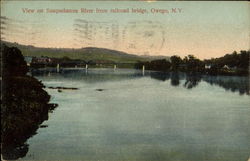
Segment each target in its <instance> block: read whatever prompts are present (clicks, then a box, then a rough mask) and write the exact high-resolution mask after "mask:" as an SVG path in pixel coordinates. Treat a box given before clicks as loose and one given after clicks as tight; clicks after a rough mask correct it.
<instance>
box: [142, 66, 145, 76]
mask: <svg viewBox="0 0 250 161" xmlns="http://www.w3.org/2000/svg"><path fill="white" fill-rule="evenodd" d="M142 75H143V76H144V75H145V66H144V65H143V66H142Z"/></svg>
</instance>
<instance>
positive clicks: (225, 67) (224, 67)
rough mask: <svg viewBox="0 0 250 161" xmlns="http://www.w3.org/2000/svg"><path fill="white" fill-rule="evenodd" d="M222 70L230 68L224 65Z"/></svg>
mask: <svg viewBox="0 0 250 161" xmlns="http://www.w3.org/2000/svg"><path fill="white" fill-rule="evenodd" d="M222 69H227V70H228V69H230V67H229V66H228V65H224V66H223V67H222Z"/></svg>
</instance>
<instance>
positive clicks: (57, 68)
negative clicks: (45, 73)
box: [56, 64, 60, 73]
mask: <svg viewBox="0 0 250 161" xmlns="http://www.w3.org/2000/svg"><path fill="white" fill-rule="evenodd" d="M56 72H57V73H59V72H60V64H57V66H56Z"/></svg>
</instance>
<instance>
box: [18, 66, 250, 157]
mask: <svg viewBox="0 0 250 161" xmlns="http://www.w3.org/2000/svg"><path fill="white" fill-rule="evenodd" d="M36 77H37V78H38V79H39V80H42V82H43V83H44V84H45V85H46V86H47V87H57V86H61V87H76V88H79V89H78V90H62V92H58V90H56V89H49V88H46V90H47V91H48V93H49V94H50V95H51V96H52V98H51V102H53V103H58V105H59V106H58V107H57V108H56V109H55V111H54V112H53V113H51V114H50V115H49V119H48V121H45V122H44V123H43V125H48V127H47V128H40V129H39V130H38V131H37V135H34V136H33V137H32V138H30V139H29V140H28V142H27V143H28V144H29V151H28V153H27V155H26V157H24V158H22V159H21V160H60V161H61V160H65V161H66V160H69V161H76V160H83V161H168V160H169V161H247V160H248V158H249V156H250V106H249V105H250V99H249V98H250V97H249V78H248V77H232V76H231V77H229V76H218V77H213V76H198V75H195V76H194V75H192V76H187V75H185V74H180V73H179V74H174V73H166V74H163V73H157V72H146V73H145V74H144V75H143V73H142V72H141V71H137V70H126V69H117V70H115V71H113V70H112V69H90V70H88V72H86V71H85V70H72V71H69V70H65V71H62V72H61V73H46V74H40V75H36Z"/></svg>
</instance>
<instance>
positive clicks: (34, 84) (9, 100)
mask: <svg viewBox="0 0 250 161" xmlns="http://www.w3.org/2000/svg"><path fill="white" fill-rule="evenodd" d="M1 45H2V44H1ZM1 49H2V51H1V52H2V57H1V60H2V62H3V66H2V67H3V69H2V71H3V72H2V73H1V74H2V78H3V79H2V81H1V84H2V105H1V151H2V152H1V153H2V156H3V159H6V160H13V159H18V158H20V157H23V156H25V155H26V153H27V152H28V144H26V140H27V139H28V138H29V137H31V136H32V135H34V134H35V133H36V130H37V129H38V128H39V125H40V124H41V123H42V122H43V121H44V120H47V119H48V113H49V112H50V111H52V110H53V109H54V108H55V107H56V106H57V105H56V104H50V103H49V101H50V95H49V94H48V93H47V92H46V91H45V90H44V89H43V88H45V86H44V85H43V84H42V83H41V82H39V81H38V80H37V79H35V78H34V77H32V76H28V75H26V74H27V72H28V68H27V66H26V63H25V61H24V58H23V56H22V54H21V51H20V50H19V49H18V48H15V47H12V48H11V47H7V46H4V45H2V48H1Z"/></svg>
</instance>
